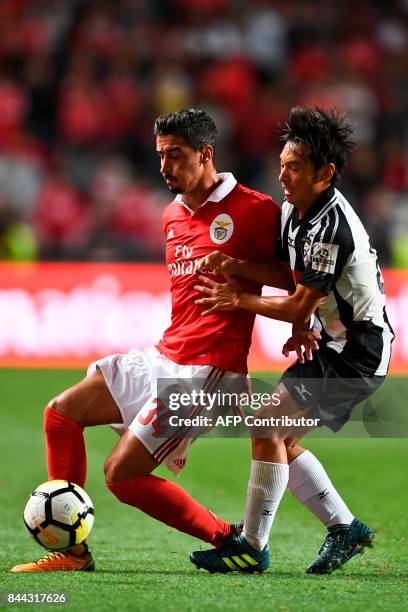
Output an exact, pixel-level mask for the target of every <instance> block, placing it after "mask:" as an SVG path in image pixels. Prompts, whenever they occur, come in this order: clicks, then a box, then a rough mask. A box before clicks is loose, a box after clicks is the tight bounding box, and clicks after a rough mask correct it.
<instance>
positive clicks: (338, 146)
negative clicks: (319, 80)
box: [280, 106, 356, 185]
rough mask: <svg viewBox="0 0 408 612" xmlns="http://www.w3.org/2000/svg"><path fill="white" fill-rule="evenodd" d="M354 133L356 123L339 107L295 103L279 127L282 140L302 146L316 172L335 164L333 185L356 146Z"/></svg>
mask: <svg viewBox="0 0 408 612" xmlns="http://www.w3.org/2000/svg"><path fill="white" fill-rule="evenodd" d="M352 132H353V126H352V125H351V124H350V123H347V121H346V115H345V114H343V113H340V112H339V111H338V110H336V109H330V110H322V109H321V108H318V107H317V106H316V107H315V108H311V107H310V106H295V107H294V108H292V109H291V111H290V113H289V118H288V120H287V122H286V124H285V125H284V126H283V127H282V128H281V130H280V141H281V142H283V143H284V144H286V143H287V142H289V143H293V144H295V145H300V146H301V149H302V153H303V154H304V155H306V157H308V158H309V159H310V161H311V162H312V164H313V167H314V168H315V170H316V172H317V171H318V170H320V168H323V167H324V166H326V165H327V164H330V163H332V164H334V165H335V167H336V171H335V173H334V174H333V177H332V179H331V184H332V185H334V184H335V183H337V182H338V180H339V178H340V173H341V171H342V169H343V168H344V166H345V164H346V162H347V156H348V154H349V153H351V152H352V151H354V150H355V148H356V147H355V144H354V143H353V142H352V141H351V140H349V136H350V134H352Z"/></svg>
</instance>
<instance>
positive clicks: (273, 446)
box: [252, 437, 282, 454]
mask: <svg viewBox="0 0 408 612" xmlns="http://www.w3.org/2000/svg"><path fill="white" fill-rule="evenodd" d="M281 446H282V440H281V439H280V438H278V437H270V438H252V448H253V450H254V451H255V452H257V451H258V452H260V453H262V454H263V452H265V451H275V450H277V449H279V448H280V447H281Z"/></svg>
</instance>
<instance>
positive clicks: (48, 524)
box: [24, 480, 94, 550]
mask: <svg viewBox="0 0 408 612" xmlns="http://www.w3.org/2000/svg"><path fill="white" fill-rule="evenodd" d="M93 522H94V508H93V504H92V501H91V498H90V497H89V495H88V494H87V493H86V492H85V491H84V490H83V489H82V488H81V487H80V486H78V485H76V484H74V483H73V482H67V481H66V480H49V481H48V482H44V483H43V484H41V485H39V486H38V487H37V488H36V489H35V491H33V492H32V494H31V495H30V497H29V498H28V501H27V503H26V506H25V508H24V524H25V526H26V527H27V529H28V532H29V533H30V535H31V536H32V537H33V538H34V540H35V541H36V542H38V544H41V546H44V548H47V549H48V550H64V549H65V548H70V547H71V546H74V545H75V544H81V542H83V541H84V540H85V539H86V538H87V537H88V534H89V532H90V531H91V529H92V525H93Z"/></svg>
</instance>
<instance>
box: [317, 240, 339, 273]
mask: <svg viewBox="0 0 408 612" xmlns="http://www.w3.org/2000/svg"><path fill="white" fill-rule="evenodd" d="M338 251H339V245H338V244H330V243H326V242H316V243H315V244H314V245H313V247H312V256H311V262H312V270H317V271H318V272H325V273H327V274H334V269H335V267H336V260H337V253H338Z"/></svg>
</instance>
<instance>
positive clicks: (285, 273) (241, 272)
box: [198, 251, 295, 292]
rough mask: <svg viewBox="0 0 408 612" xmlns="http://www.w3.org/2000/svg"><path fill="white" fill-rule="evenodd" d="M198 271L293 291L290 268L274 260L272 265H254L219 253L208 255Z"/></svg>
mask: <svg viewBox="0 0 408 612" xmlns="http://www.w3.org/2000/svg"><path fill="white" fill-rule="evenodd" d="M198 269H199V270H202V271H203V272H204V271H208V270H210V271H211V272H214V273H215V274H223V275H224V276H240V277H241V278H245V279H248V280H251V281H254V282H255V283H258V284H259V285H269V286H270V287H277V288H278V289H285V290H286V291H289V292H292V291H294V289H295V284H294V282H293V277H292V273H291V270H290V266H289V264H288V263H287V262H284V261H279V260H275V261H274V262H273V263H254V262H252V261H246V260H244V259H235V258H234V257H230V256H229V255H226V254H225V253H221V252H220V251H213V252H212V253H209V254H208V255H206V256H205V257H203V258H202V260H201V261H200V263H199V266H198Z"/></svg>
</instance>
